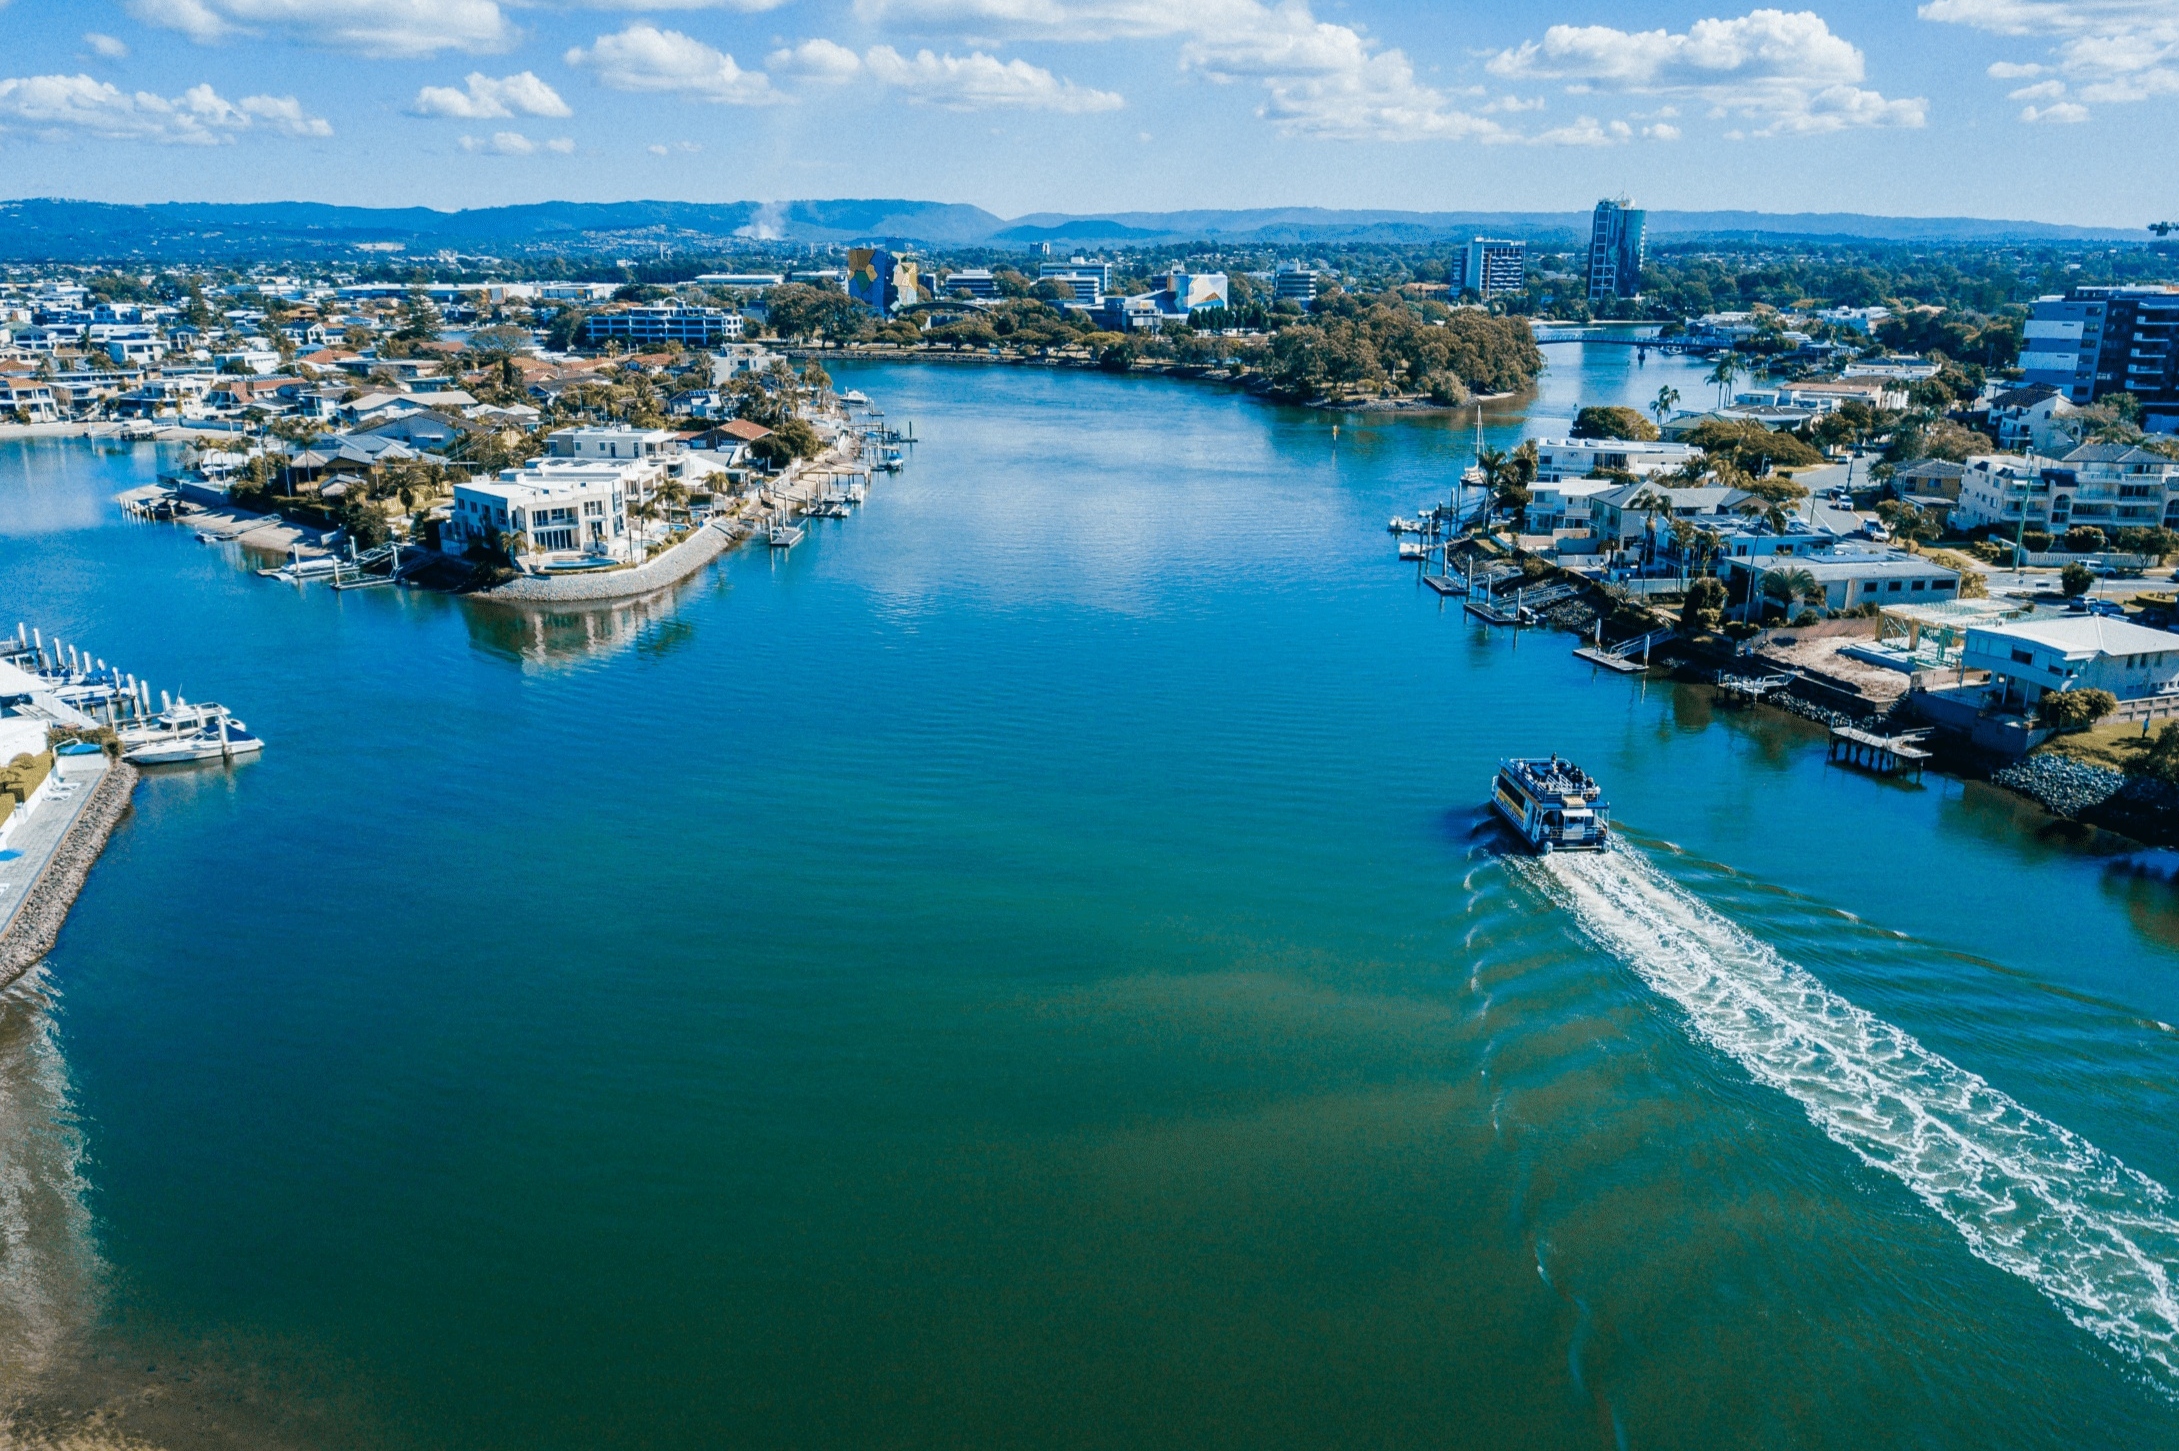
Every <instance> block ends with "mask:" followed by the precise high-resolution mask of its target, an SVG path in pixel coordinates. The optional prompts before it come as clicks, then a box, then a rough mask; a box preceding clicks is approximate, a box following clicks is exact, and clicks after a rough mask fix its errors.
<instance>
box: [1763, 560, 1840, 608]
mask: <svg viewBox="0 0 2179 1451" xmlns="http://www.w3.org/2000/svg"><path fill="white" fill-rule="evenodd" d="M1763 593H1764V594H1765V595H1766V596H1768V597H1769V598H1771V599H1774V600H1776V601H1778V603H1779V604H1781V605H1784V606H1785V608H1786V613H1787V614H1789V615H1790V614H1792V613H1793V607H1794V606H1795V605H1796V604H1800V603H1803V602H1806V603H1807V604H1810V605H1820V604H1823V603H1824V602H1825V599H1826V596H1825V594H1824V588H1823V585H1822V584H1820V583H1819V582H1818V581H1817V579H1816V576H1815V575H1814V574H1812V573H1810V572H1809V571H1808V570H1807V569H1804V568H1802V567H1801V566H1799V565H1794V566H1792V567H1791V568H1789V569H1774V570H1771V571H1770V572H1769V573H1767V574H1765V575H1764V576H1763Z"/></svg>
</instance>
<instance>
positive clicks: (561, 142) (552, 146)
mask: <svg viewBox="0 0 2179 1451" xmlns="http://www.w3.org/2000/svg"><path fill="white" fill-rule="evenodd" d="M545 149H546V150H547V151H556V152H558V153H559V154H560V155H562V156H573V155H574V154H575V138H574V137H572V136H555V137H553V138H552V139H551V140H550V141H547V142H546V143H545Z"/></svg>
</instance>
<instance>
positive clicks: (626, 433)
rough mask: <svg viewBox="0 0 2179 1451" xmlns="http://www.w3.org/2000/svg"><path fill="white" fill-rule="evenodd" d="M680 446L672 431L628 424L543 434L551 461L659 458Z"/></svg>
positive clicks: (555, 430)
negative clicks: (556, 459) (555, 459)
mask: <svg viewBox="0 0 2179 1451" xmlns="http://www.w3.org/2000/svg"><path fill="white" fill-rule="evenodd" d="M680 447H681V440H680V437H679V435H677V434H675V433H674V432H673V431H672V430H671V429H666V428H637V427H635V426H634V425H632V424H627V423H614V424H583V425H579V426H577V427H573V428H556V429H554V430H553V431H552V432H551V433H548V434H546V435H545V448H546V449H547V451H548V452H549V453H550V455H551V456H552V457H553V458H580V459H644V458H661V457H663V456H664V455H666V454H669V453H674V452H677V451H679V449H680Z"/></svg>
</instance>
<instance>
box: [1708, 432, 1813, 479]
mask: <svg viewBox="0 0 2179 1451" xmlns="http://www.w3.org/2000/svg"><path fill="white" fill-rule="evenodd" d="M1687 442H1689V443H1691V444H1693V445H1694V446H1695V447H1697V448H1699V449H1701V450H1702V451H1703V453H1704V454H1706V455H1707V456H1709V457H1710V458H1711V459H1712V460H1717V459H1723V460H1725V461H1727V462H1729V463H1731V464H1732V466H1733V467H1734V468H1737V469H1740V470H1742V471H1743V472H1745V473H1749V474H1755V475H1761V474H1766V473H1768V472H1770V470H1771V469H1772V468H1774V467H1784V468H1796V469H1799V468H1813V467H1814V466H1815V465H1817V464H1820V463H1822V462H1823V455H1822V454H1820V453H1818V452H1816V450H1815V449H1814V448H1812V447H1810V446H1809V444H1808V443H1807V442H1806V441H1805V440H1803V439H1801V438H1798V437H1796V436H1794V435H1793V434H1790V433H1778V432H1775V431H1774V430H1772V429H1768V428H1765V427H1764V426H1763V425H1762V424H1760V423H1758V422H1756V421H1755V420H1754V419H1752V418H1709V419H1705V420H1703V421H1702V422H1701V423H1698V424H1696V425H1695V426H1694V427H1693V428H1691V429H1689V430H1688V432H1687Z"/></svg>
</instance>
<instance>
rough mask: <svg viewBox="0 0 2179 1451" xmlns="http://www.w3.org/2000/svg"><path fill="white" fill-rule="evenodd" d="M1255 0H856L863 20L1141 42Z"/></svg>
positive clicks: (1235, 12) (1195, 28)
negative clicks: (896, 18)
mask: <svg viewBox="0 0 2179 1451" xmlns="http://www.w3.org/2000/svg"><path fill="white" fill-rule="evenodd" d="M1264 9H1265V7H1264V6H1263V5H1261V4H1258V3H1256V0H855V13H856V14H858V15H860V16H861V17H862V18H863V19H865V20H871V21H879V20H888V19H892V18H895V17H898V18H901V19H905V20H911V21H932V22H937V23H940V24H953V25H962V26H968V27H989V28H990V30H991V31H992V32H993V33H997V34H1005V35H1011V36H1030V37H1035V38H1037V39H1042V40H1144V39H1151V38H1154V37H1158V36H1169V35H1186V34H1191V33H1198V32H1202V31H1209V30H1216V29H1222V28H1223V29H1232V28H1234V27H1235V26H1236V25H1239V24H1246V23H1247V22H1248V21H1249V20H1250V19H1252V18H1253V15H1252V12H1262V11H1264Z"/></svg>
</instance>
